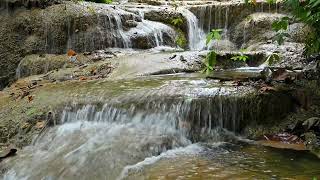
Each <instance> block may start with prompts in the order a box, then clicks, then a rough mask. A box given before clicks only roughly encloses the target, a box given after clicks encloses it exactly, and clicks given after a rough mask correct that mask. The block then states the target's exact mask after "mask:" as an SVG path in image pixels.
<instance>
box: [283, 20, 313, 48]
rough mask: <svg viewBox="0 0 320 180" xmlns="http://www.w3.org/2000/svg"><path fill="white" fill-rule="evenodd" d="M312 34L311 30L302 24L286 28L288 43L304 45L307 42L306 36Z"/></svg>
mask: <svg viewBox="0 0 320 180" xmlns="http://www.w3.org/2000/svg"><path fill="white" fill-rule="evenodd" d="M310 33H313V30H312V29H311V28H310V27H309V26H307V25H306V24H304V23H294V24H290V25H289V27H288V34H289V35H290V39H289V41H292V42H299V43H304V42H306V40H307V36H306V34H310Z"/></svg>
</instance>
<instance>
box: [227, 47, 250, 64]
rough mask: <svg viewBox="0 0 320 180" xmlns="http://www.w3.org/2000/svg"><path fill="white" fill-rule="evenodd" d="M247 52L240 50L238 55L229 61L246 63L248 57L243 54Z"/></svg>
mask: <svg viewBox="0 0 320 180" xmlns="http://www.w3.org/2000/svg"><path fill="white" fill-rule="evenodd" d="M245 51H247V50H246V49H241V50H240V53H238V54H236V55H234V56H233V57H232V58H231V60H233V61H243V62H246V61H247V60H248V59H249V57H248V56H247V55H245V54H244V52H245Z"/></svg>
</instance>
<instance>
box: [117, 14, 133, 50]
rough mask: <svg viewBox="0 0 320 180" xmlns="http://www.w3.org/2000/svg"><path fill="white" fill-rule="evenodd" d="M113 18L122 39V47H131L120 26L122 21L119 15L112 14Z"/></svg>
mask: <svg viewBox="0 0 320 180" xmlns="http://www.w3.org/2000/svg"><path fill="white" fill-rule="evenodd" d="M113 18H114V19H115V21H116V28H117V32H118V34H119V35H120V37H121V39H122V44H123V47H124V48H130V47H131V42H130V39H129V37H128V36H127V35H126V34H125V33H124V31H123V28H122V21H121V17H120V15H118V14H114V15H113Z"/></svg>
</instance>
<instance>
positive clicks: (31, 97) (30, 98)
mask: <svg viewBox="0 0 320 180" xmlns="http://www.w3.org/2000/svg"><path fill="white" fill-rule="evenodd" d="M33 99H34V96H32V95H30V96H28V102H29V103H30V102H31V101H33Z"/></svg>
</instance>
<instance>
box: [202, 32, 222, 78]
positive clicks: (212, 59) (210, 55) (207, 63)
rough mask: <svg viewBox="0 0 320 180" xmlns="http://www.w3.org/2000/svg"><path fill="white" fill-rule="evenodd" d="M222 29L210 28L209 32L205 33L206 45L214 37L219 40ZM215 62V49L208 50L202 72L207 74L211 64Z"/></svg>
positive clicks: (210, 70)
mask: <svg viewBox="0 0 320 180" xmlns="http://www.w3.org/2000/svg"><path fill="white" fill-rule="evenodd" d="M221 32H222V29H212V30H211V32H210V33H209V34H208V35H207V40H206V45H208V44H209V43H210V41H211V40H213V39H216V40H220V39H221V35H220V33H221ZM216 63H217V53H216V52H215V51H210V52H208V54H207V56H206V60H205V63H204V64H205V66H206V67H205V68H204V69H203V70H202V72H203V73H206V74H209V73H210V72H212V71H213V66H214V65H216Z"/></svg>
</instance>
